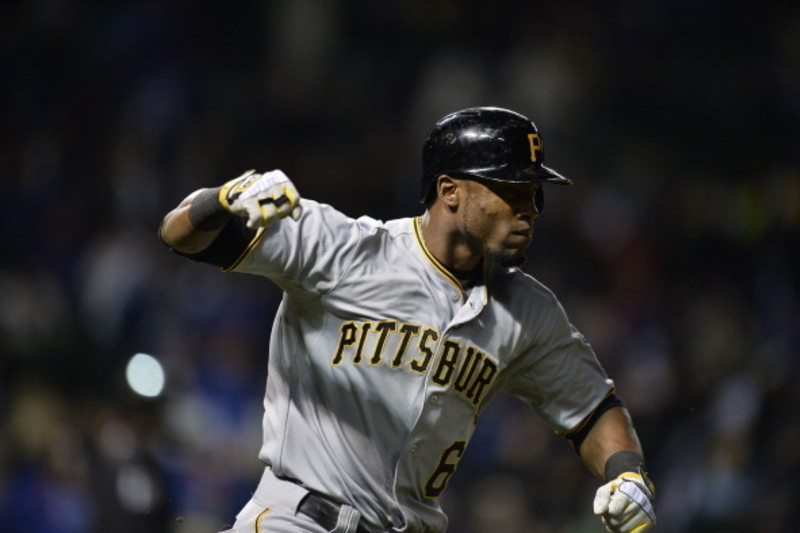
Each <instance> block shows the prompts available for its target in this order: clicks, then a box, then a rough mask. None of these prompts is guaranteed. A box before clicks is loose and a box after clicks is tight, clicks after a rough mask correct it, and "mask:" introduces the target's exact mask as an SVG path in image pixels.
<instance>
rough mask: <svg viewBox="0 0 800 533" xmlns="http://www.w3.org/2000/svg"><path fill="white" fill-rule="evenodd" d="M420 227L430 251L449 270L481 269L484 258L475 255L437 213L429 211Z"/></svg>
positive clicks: (423, 217) (423, 216) (469, 270)
mask: <svg viewBox="0 0 800 533" xmlns="http://www.w3.org/2000/svg"><path fill="white" fill-rule="evenodd" d="M420 227H421V230H422V239H423V240H424V241H425V246H426V247H427V248H428V251H429V252H430V253H432V254H433V256H434V257H435V258H436V259H438V260H439V262H440V263H442V264H443V265H444V266H446V267H447V268H448V269H449V270H451V271H458V272H472V271H475V270H476V269H479V268H480V266H481V264H482V262H481V261H482V259H483V256H481V255H476V254H474V253H473V252H472V250H470V248H469V246H468V245H467V243H466V242H464V240H463V239H462V238H461V237H460V235H459V234H458V232H457V231H455V230H454V229H452V228H450V226H449V225H448V224H446V222H445V221H444V220H442V218H441V217H440V216H438V215H437V213H436V212H435V211H433V212H432V211H431V210H428V211H426V212H425V214H424V215H422V220H421V224H420Z"/></svg>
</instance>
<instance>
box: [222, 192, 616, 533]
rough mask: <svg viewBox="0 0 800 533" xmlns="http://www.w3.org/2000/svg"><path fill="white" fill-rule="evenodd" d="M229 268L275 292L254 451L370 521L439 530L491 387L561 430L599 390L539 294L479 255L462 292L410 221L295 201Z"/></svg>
mask: <svg viewBox="0 0 800 533" xmlns="http://www.w3.org/2000/svg"><path fill="white" fill-rule="evenodd" d="M302 206H303V215H302V217H301V218H300V220H299V221H294V220H291V219H283V220H281V221H279V222H277V223H276V224H274V225H273V226H270V227H269V228H268V229H266V230H262V232H261V233H260V234H259V235H258V236H257V237H256V239H255V240H254V241H253V242H252V243H251V246H250V247H249V248H248V250H247V251H246V252H245V254H244V255H243V256H242V258H240V260H239V261H238V262H237V263H236V264H235V265H234V266H233V267H232V268H231V269H232V270H236V271H238V272H248V273H253V274H259V275H263V276H266V277H267V278H269V279H270V280H272V281H273V282H275V283H276V284H277V285H278V286H279V287H280V288H281V289H283V291H284V297H283V300H282V302H281V305H280V309H279V311H278V314H277V316H276V319H275V322H274V325H273V329H272V336H271V339H270V354H269V370H268V377H267V385H266V396H265V399H264V404H265V414H264V420H263V429H264V441H263V446H262V448H261V451H260V458H261V459H262V460H263V461H264V462H265V463H267V464H268V465H271V467H272V469H273V470H274V472H275V473H276V474H277V475H279V476H284V477H287V478H291V479H295V480H298V481H299V482H300V483H301V484H302V485H304V486H305V487H307V488H310V489H312V490H316V491H318V492H320V493H322V494H325V495H328V496H329V497H331V498H332V499H334V500H339V501H343V502H348V503H350V504H351V505H353V506H354V507H355V508H357V509H358V510H359V511H360V512H361V513H362V515H363V516H364V518H365V519H366V520H368V521H369V522H371V523H373V524H376V525H377V524H380V525H382V526H383V527H386V528H388V527H393V528H396V529H398V530H399V529H403V528H404V527H406V528H407V529H406V530H407V531H432V532H435V531H441V530H443V529H444V528H445V526H446V524H447V519H446V517H445V515H444V513H443V512H442V510H441V508H440V506H439V504H438V498H439V496H440V495H441V493H442V491H443V490H444V489H445V486H446V484H447V482H448V479H449V478H450V476H451V474H452V473H453V472H454V471H455V468H456V465H457V463H458V461H459V459H460V458H461V457H462V456H463V454H464V451H465V449H466V446H467V443H468V441H469V439H470V436H471V435H472V432H473V430H474V428H475V424H476V420H477V418H478V415H479V414H480V412H481V411H482V409H483V408H484V407H485V406H486V404H487V402H489V400H490V399H491V398H492V397H493V396H494V395H495V394H496V393H498V392H500V391H504V392H507V393H510V394H512V395H515V396H517V397H519V398H521V399H523V400H524V401H526V402H527V403H529V404H530V405H531V406H532V407H533V408H534V409H535V410H536V411H537V412H538V413H539V414H540V415H541V416H542V417H543V418H544V420H545V421H546V422H547V423H548V424H549V425H550V426H551V427H552V429H553V430H554V431H555V432H557V433H560V434H563V433H566V432H569V431H571V430H573V429H575V428H576V427H577V426H579V425H580V423H581V422H582V421H583V420H584V419H585V418H586V417H587V416H588V415H589V414H590V413H591V412H592V410H593V409H594V408H595V407H596V406H597V405H598V404H599V403H600V402H601V401H602V400H603V399H604V398H605V397H606V396H608V395H609V394H610V393H611V392H612V391H613V383H612V381H611V380H609V379H608V378H607V377H606V375H605V373H604V371H603V369H602V368H601V366H600V365H599V364H598V362H597V359H596V357H595V355H594V353H593V351H592V349H591V347H590V346H589V344H588V343H587V342H586V341H585V340H584V338H583V337H582V336H581V334H580V333H579V332H578V331H577V330H576V329H575V328H574V327H573V326H572V325H571V324H570V323H569V321H568V319H567V317H566V315H565V313H564V310H563V309H562V307H561V305H560V304H559V302H558V300H557V299H556V297H555V296H554V295H553V293H552V292H551V291H549V290H548V289H547V288H546V287H544V286H543V285H542V284H541V283H539V282H538V281H536V280H535V279H534V278H532V277H531V276H529V275H527V274H525V273H523V272H522V271H520V270H519V269H515V268H512V269H506V268H500V267H498V266H494V265H487V267H486V269H485V273H484V279H483V280H480V281H479V282H478V283H477V284H476V286H474V287H473V288H472V289H470V290H469V291H465V290H464V289H463V288H462V286H461V285H460V283H459V282H458V280H457V279H455V278H454V277H453V275H452V274H451V273H450V272H449V271H448V270H447V269H446V268H445V267H444V266H443V265H442V264H441V263H440V262H439V261H438V260H437V259H436V258H435V257H433V255H432V254H431V253H430V251H429V250H428V249H427V248H426V246H425V243H424V241H423V239H422V234H421V229H420V220H419V219H418V218H404V219H398V220H391V221H388V222H381V221H377V220H373V219H370V218H367V217H362V218H359V219H353V218H350V217H347V216H345V215H343V214H342V213H340V212H338V211H336V210H335V209H333V208H332V207H330V206H327V205H324V204H320V203H317V202H314V201H310V200H305V199H304V200H303V201H302Z"/></svg>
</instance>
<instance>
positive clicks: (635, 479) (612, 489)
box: [594, 472, 656, 533]
mask: <svg viewBox="0 0 800 533" xmlns="http://www.w3.org/2000/svg"><path fill="white" fill-rule="evenodd" d="M654 492H655V488H654V487H653V485H652V483H650V480H648V479H647V477H645V476H643V475H642V474H639V473H636V472H623V473H622V474H620V475H619V476H617V478H615V479H612V480H611V481H609V482H608V483H606V484H605V485H603V486H602V487H600V488H599V489H597V493H596V494H595V497H594V514H596V515H599V516H600V517H601V518H602V520H603V524H605V526H606V529H607V530H608V531H610V532H611V533H644V532H645V531H650V529H652V528H653V526H654V525H655V524H656V513H655V510H654V509H653V500H654V496H653V494H654Z"/></svg>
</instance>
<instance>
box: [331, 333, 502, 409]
mask: <svg viewBox="0 0 800 533" xmlns="http://www.w3.org/2000/svg"><path fill="white" fill-rule="evenodd" d="M439 341H440V334H439V332H438V331H437V330H435V329H433V328H425V327H423V326H420V325H418V324H402V323H398V322H397V321H394V320H383V321H380V322H361V323H356V322H345V323H344V324H342V325H341V327H340V328H339V343H338V345H337V347H336V352H335V353H334V355H333V358H332V359H331V364H332V365H334V366H337V365H339V364H341V363H342V362H344V361H345V360H348V361H350V362H351V363H353V364H354V365H360V364H361V363H362V362H364V361H367V362H369V364H370V365H373V366H374V365H379V364H381V363H383V364H388V365H390V366H391V367H392V368H398V369H400V368H404V367H405V368H407V369H409V370H412V371H414V372H417V373H419V374H425V373H429V375H430V379H431V381H433V382H434V383H436V384H437V385H441V386H442V387H447V386H452V388H453V390H455V391H456V392H458V393H459V394H461V395H462V396H464V397H465V398H467V399H468V400H469V401H470V402H471V403H472V404H473V405H476V406H477V405H478V404H480V402H481V399H482V398H483V394H484V393H485V392H486V390H487V387H488V386H489V385H490V384H491V383H492V382H493V381H494V379H495V377H496V376H497V370H498V369H497V363H495V362H494V361H493V360H492V359H491V358H490V357H487V355H486V354H485V353H483V352H482V351H480V350H478V349H477V348H476V347H474V346H470V345H468V346H466V347H465V346H462V345H461V343H460V342H458V341H456V340H453V339H442V340H441V342H439ZM437 356H438V358H437Z"/></svg>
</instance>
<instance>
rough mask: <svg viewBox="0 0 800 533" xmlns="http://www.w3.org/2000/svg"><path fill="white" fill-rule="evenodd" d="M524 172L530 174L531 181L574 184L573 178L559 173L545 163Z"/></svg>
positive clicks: (523, 172)
mask: <svg viewBox="0 0 800 533" xmlns="http://www.w3.org/2000/svg"><path fill="white" fill-rule="evenodd" d="M522 174H524V175H527V176H530V179H529V180H530V181H544V182H547V183H555V184H557V185H572V180H571V179H569V178H568V177H566V176H563V175H561V174H559V173H558V172H556V171H555V170H553V169H552V168H550V167H548V166H545V165H539V168H537V169H529V170H528V169H526V170H523V171H522Z"/></svg>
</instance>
